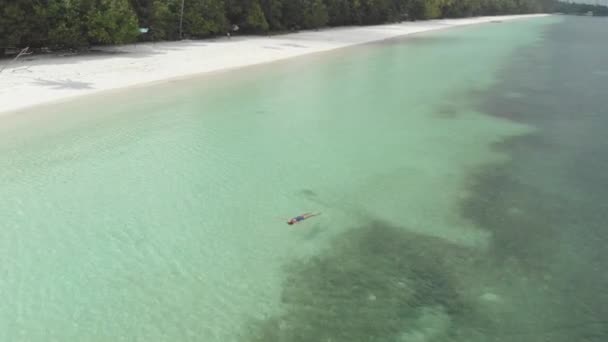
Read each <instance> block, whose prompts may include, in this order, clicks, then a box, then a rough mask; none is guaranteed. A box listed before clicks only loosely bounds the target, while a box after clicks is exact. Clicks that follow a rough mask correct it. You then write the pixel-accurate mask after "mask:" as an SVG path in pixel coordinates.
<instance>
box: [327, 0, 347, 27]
mask: <svg viewBox="0 0 608 342" xmlns="http://www.w3.org/2000/svg"><path fill="white" fill-rule="evenodd" d="M326 6H327V14H328V20H329V21H328V23H329V25H331V26H340V25H350V24H352V23H353V15H352V11H351V2H350V1H349V0H326Z"/></svg>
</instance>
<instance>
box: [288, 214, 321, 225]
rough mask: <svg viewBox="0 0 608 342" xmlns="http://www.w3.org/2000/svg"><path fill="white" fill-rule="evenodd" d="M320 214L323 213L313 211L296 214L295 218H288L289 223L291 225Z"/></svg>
mask: <svg viewBox="0 0 608 342" xmlns="http://www.w3.org/2000/svg"><path fill="white" fill-rule="evenodd" d="M319 215H321V213H316V214H313V213H304V214H302V215H299V216H296V217H294V218H291V219H289V220H287V224H288V225H290V226H291V225H294V224H296V223H299V222H302V221H304V220H306V219H307V218H311V217H314V216H319Z"/></svg>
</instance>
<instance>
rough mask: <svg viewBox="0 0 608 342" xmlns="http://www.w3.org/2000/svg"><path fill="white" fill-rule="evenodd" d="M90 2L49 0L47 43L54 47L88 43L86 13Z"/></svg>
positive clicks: (89, 8)
mask: <svg viewBox="0 0 608 342" xmlns="http://www.w3.org/2000/svg"><path fill="white" fill-rule="evenodd" d="M92 5H93V4H92V3H89V2H84V1H65V0H49V1H48V4H47V8H46V14H47V18H48V44H49V45H50V46H51V47H56V48H79V47H84V46H87V45H88V44H89V42H88V34H87V32H88V28H87V22H86V19H87V18H86V15H83V14H87V13H88V12H89V11H91V8H92V7H93V6H92Z"/></svg>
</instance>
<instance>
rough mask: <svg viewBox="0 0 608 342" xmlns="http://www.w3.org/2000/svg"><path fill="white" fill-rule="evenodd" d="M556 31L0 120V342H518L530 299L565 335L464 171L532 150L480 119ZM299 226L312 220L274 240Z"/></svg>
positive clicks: (337, 61) (467, 40) (336, 62)
mask: <svg viewBox="0 0 608 342" xmlns="http://www.w3.org/2000/svg"><path fill="white" fill-rule="evenodd" d="M567 24H568V23H567V22H564V21H563V20H562V19H557V18H543V19H534V20H525V21H517V22H514V23H503V24H488V25H480V26H471V27H467V28H461V29H454V30H450V31H442V32H436V33H432V34H424V35H420V36H416V37H413V38H407V39H403V40H393V41H387V42H383V43H379V44H370V45H366V46H359V47H355V48H349V49H344V50H340V51H338V52H332V53H328V54H319V55H315V56H312V57H305V58H298V59H293V60H289V61H285V62H280V63H273V64H268V65H264V66H258V67H254V68H246V69H241V70H237V71H233V72H227V73H220V74H215V75H211V76H205V77H203V78H198V79H192V80H186V81H179V82H172V83H168V84H163V85H157V86H151V87H142V88H135V89H129V90H125V91H121V92H115V93H112V92H111V93H106V94H105V95H103V96H102V95H100V96H95V97H90V98H85V99H81V100H78V101H74V102H71V103H66V104H61V105H56V106H53V107H49V108H41V109H37V110H32V111H31V112H29V113H23V114H20V115H19V116H12V117H7V118H3V119H2V121H4V122H3V124H2V125H0V126H1V127H0V191H1V193H2V196H1V197H0V217H1V218H2V219H1V221H0V225H1V226H0V227H1V228H2V229H1V230H0V234H1V235H0V258H1V259H2V260H3V262H2V263H1V264H0V274H2V278H1V280H0V293H2V294H3V295H4V297H5V298H7V299H8V302H7V303H5V305H2V306H0V340H2V341H4V340H6V341H66V340H83V341H110V340H111V341H117V340H118V341H176V340H177V341H511V340H512V339H513V340H515V338H517V336H519V337H520V338H521V336H522V335H518V334H517V333H516V332H518V331H519V332H522V331H526V332H528V335H525V336H530V331H531V330H530V325H531V324H532V323H534V322H531V319H532V318H530V316H526V315H522V314H521V312H522V310H527V311H528V312H530V306H529V305H525V303H528V302H529V301H528V302H527V301H524V300H522V299H521V298H522V296H521V294H522V293H524V292H526V291H528V292H526V293H530V296H534V298H539V299H538V300H536V301H535V302H533V303H536V305H535V306H534V307H535V308H536V310H537V311H535V313H537V315H536V316H537V317H541V316H542V317H544V318H546V317H547V316H549V317H550V319H553V318H554V319H555V322H557V323H555V322H550V324H549V323H547V324H546V326H548V327H549V328H555V327H556V326H557V327H562V326H564V325H563V322H564V319H565V318H564V317H561V316H560V317H557V316H556V315H555V316H556V317H553V315H551V313H552V312H554V310H555V308H556V307H555V306H553V305H549V303H551V302H552V301H554V300H556V298H561V297H559V296H554V297H551V296H546V295H543V293H537V292H539V291H536V289H537V285H538V284H537V283H533V280H534V279H533V277H531V276H530V274H531V273H532V271H530V268H528V267H524V266H527V265H524V264H523V263H522V262H519V261H518V255H528V254H526V253H530V251H529V250H525V251H517V249H508V248H506V249H505V248H504V246H509V245H508V243H509V242H512V241H514V240H516V239H515V238H514V237H512V236H511V237H509V235H508V234H500V232H505V231H510V230H500V231H499V230H497V229H499V228H502V229H508V228H509V227H503V226H500V224H499V223H497V222H493V221H491V220H490V221H487V220H486V221H484V217H485V216H483V215H481V214H479V213H480V212H481V213H483V212H492V211H491V210H493V208H495V204H496V203H498V202H497V201H493V200H485V199H487V198H488V196H487V193H488V191H489V192H491V190H487V189H488V187H490V189H491V186H492V184H494V185H495V186H496V183H491V182H490V183H489V184H490V185H487V184H486V183H485V179H486V178H487V177H485V173H484V172H482V171H480V170H488V169H489V168H490V169H491V168H494V169H500V170H502V167H503V166H505V165H512V164H513V163H514V161H515V160H517V155H516V154H515V153H514V152H513V151H511V150H510V149H506V148H497V147H496V146H497V144H499V143H504V142H506V141H516V140H517V139H519V138H522V139H523V138H524V137H530V136H535V134H538V132H539V131H542V127H540V125H538V124H536V123H534V122H526V121H525V120H519V121H518V120H512V118H511V117H508V116H505V115H497V114H496V113H494V110H495V109H496V107H495V106H494V105H492V103H496V101H497V100H495V98H496V96H495V95H494V93H493V92H494V91H497V92H498V90H497V89H501V88H500V87H507V88H508V87H510V85H512V84H513V82H512V81H509V77H508V76H509V75H510V73H509V72H507V70H510V69H509V68H510V66H511V65H518V61H519V62H522V65H528V66H529V65H531V64H532V62H531V61H530V60H521V58H522V56H521V54H520V53H521V51H531V52H528V53H530V54H533V55H534V53H535V52H534V51H536V50H533V49H541V50H542V49H544V48H545V47H546V46H549V45H548V43H547V41H548V40H550V39H551V33H550V32H552V31H551V30H555V27H563V26H567ZM562 48H563V47H562ZM542 51H544V50H542ZM518 58H519V59H518ZM547 58H549V57H547ZM524 62H525V63H524ZM544 62H545V63H547V61H546V60H545V61H544ZM531 70H533V68H529V69H524V71H521V73H522V74H526V73H527V74H529V73H531ZM532 79H534V78H532ZM509 82H511V83H509ZM520 87H521V85H520ZM499 94H510V95H509V96H508V97H509V98H511V99H512V103H515V102H517V101H518V103H520V102H522V101H523V97H522V95H521V89H520V90H519V92H518V89H509V90H508V91H504V90H502V91H500V92H499ZM516 100H517V101H516ZM501 172H502V171H501ZM504 172H506V171H504ZM509 172H512V173H513V174H515V171H509ZM541 178H543V177H541ZM529 179H532V178H529ZM504 184H505V183H504V182H500V186H501V187H502V186H504ZM516 190H517V188H515V187H513V191H514V193H515V192H516ZM513 196H514V197H515V196H516V195H515V194H514V195H513ZM517 196H526V197H525V198H526V199H528V202H530V203H527V202H526V203H527V204H526V205H527V206H529V207H530V208H531V209H528V208H525V207H520V206H515V205H511V204H510V203H508V204H509V206H508V208H507V204H503V205H502V208H507V212H508V213H511V215H515V216H517V215H522V213H528V212H533V211H534V206H533V203H534V202H535V201H534V200H533V199H531V198H533V197H532V195H528V194H525V193H523V194H519V193H517ZM479 208H481V209H479ZM484 208H485V209H484ZM486 209H487V210H486ZM528 210H529V211H528ZM308 211H311V212H312V211H314V212H317V211H318V212H322V215H320V216H319V217H316V218H313V219H310V220H308V221H305V222H304V223H302V224H300V225H297V226H294V227H289V226H287V225H286V224H285V222H284V221H285V219H286V218H289V217H292V216H295V215H298V214H300V213H302V212H308ZM491 217H499V215H498V214H495V215H494V214H493V215H491ZM503 221H504V220H503ZM503 221H500V222H503ZM526 222H528V221H526ZM539 224H540V223H539ZM543 224H544V223H543ZM541 226H542V225H541ZM497 227H498V228H497ZM535 227H536V226H535ZM543 227H544V226H543ZM539 231H540V232H541V233H542V232H543V230H542V229H541V230H539ZM517 232H518V234H521V236H523V235H525V234H526V232H522V231H520V230H517ZM505 235H506V237H505ZM516 237H517V238H518V239H521V238H520V235H517V236H516ZM498 238H504V239H506V240H508V241H506V242H504V243H505V244H507V245H500V246H499V245H498V244H497V241H501V240H498ZM542 238H543V236H538V235H535V236H534V239H542ZM519 243H520V242H518V245H519ZM550 244H552V247H553V248H556V247H555V246H557V245H556V244H557V242H555V243H553V242H551V243H550ZM531 247H535V246H531ZM512 250H516V251H517V253H519V254H516V255H515V256H513V255H509V253H510V251H512ZM501 253H502V254H501ZM532 255H533V256H534V253H532ZM539 258H540V257H539ZM539 258H537V260H538V259H539ZM566 259H567V260H573V259H572V258H567V257H566ZM541 260H542V259H541ZM552 260H553V259H552ZM505 265H507V266H505ZM543 265H544V264H543ZM560 265H562V264H560ZM505 270H506V271H505ZM536 271H538V270H536ZM532 274H537V273H532ZM542 274H543V276H547V277H549V276H553V277H554V275H551V274H549V273H546V272H544V273H542ZM524 278H525V279H528V280H522V279H524ZM554 278H555V277H554ZM547 286H548V285H547ZM526 298H527V297H526ZM530 303H532V302H530ZM547 320H549V318H547ZM543 322H545V321H543ZM534 326H535V327H536V325H534ZM526 329H527V330H526ZM542 331H546V330H538V332H537V334H532V339H530V340H531V341H537V340H538V339H534V338H538V336H539V334H540V335H542V334H543V332H542ZM506 332H508V333H506ZM514 332H515V333H514Z"/></svg>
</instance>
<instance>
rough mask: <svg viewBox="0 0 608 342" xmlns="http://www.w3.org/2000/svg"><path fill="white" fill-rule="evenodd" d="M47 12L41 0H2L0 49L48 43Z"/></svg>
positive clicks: (0, 9)
mask: <svg viewBox="0 0 608 342" xmlns="http://www.w3.org/2000/svg"><path fill="white" fill-rule="evenodd" d="M45 12H46V10H45V8H44V6H42V2H41V1H39V0H0V49H1V48H6V47H25V46H30V47H39V46H41V45H43V44H44V43H46V40H47V30H46V27H47V23H46V13H45Z"/></svg>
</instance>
